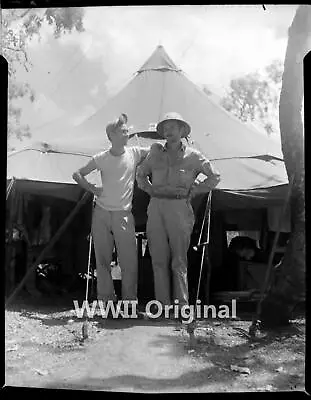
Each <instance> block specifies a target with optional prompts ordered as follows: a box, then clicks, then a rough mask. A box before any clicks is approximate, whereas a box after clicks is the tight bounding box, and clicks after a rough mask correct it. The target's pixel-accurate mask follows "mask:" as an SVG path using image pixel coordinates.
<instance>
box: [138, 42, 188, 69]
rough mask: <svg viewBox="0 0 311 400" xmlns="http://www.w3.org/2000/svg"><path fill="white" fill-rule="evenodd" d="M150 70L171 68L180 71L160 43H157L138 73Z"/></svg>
mask: <svg viewBox="0 0 311 400" xmlns="http://www.w3.org/2000/svg"><path fill="white" fill-rule="evenodd" d="M150 70H173V71H181V69H180V68H178V67H177V65H176V64H175V63H174V61H173V60H172V59H171V58H170V56H169V55H168V54H167V52H166V51H165V49H164V47H163V45H162V44H159V45H158V46H157V47H156V49H155V50H154V52H153V53H152V54H151V56H150V57H149V58H148V59H147V61H146V62H145V63H144V64H143V66H142V67H141V68H140V69H139V70H138V71H137V72H138V73H140V72H143V71H150Z"/></svg>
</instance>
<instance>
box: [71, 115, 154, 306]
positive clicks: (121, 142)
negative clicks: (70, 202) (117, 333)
mask: <svg viewBox="0 0 311 400" xmlns="http://www.w3.org/2000/svg"><path fill="white" fill-rule="evenodd" d="M126 124H127V116H126V114H121V116H120V117H119V118H118V119H117V120H116V121H114V122H112V123H109V124H108V125H107V127H106V133H107V136H108V138H109V140H110V142H111V147H110V149H108V150H104V151H102V152H100V153H98V154H96V155H95V156H93V157H92V159H91V160H90V161H89V162H88V163H87V164H86V165H85V166H84V167H82V168H80V169H79V170H78V171H77V172H75V173H74V174H73V176H72V177H73V179H74V180H75V181H76V182H77V183H78V184H79V185H80V186H81V187H83V188H84V189H85V190H88V191H90V192H91V193H93V194H94V196H95V198H96V205H95V208H94V211H93V218H92V234H93V239H94V247H95V256H96V272H97V298H98V300H103V301H104V302H107V301H109V300H112V301H116V295H115V291H114V286H113V280H112V277H111V266H110V265H111V261H112V253H113V249H114V243H115V245H116V249H117V254H118V260H119V264H120V268H121V273H122V300H137V271H138V265H137V264H138V262H137V261H138V260H137V249H136V238H135V222H134V217H133V214H132V212H131V209H132V198H133V190H134V182H135V174H136V167H137V165H138V164H139V163H140V162H141V161H142V160H143V158H144V157H145V156H146V155H147V153H148V150H149V149H143V148H140V147H126V144H127V142H128V128H127V125H126ZM94 170H99V171H100V173H101V180H102V187H101V188H99V187H96V186H95V185H92V184H91V183H89V182H88V181H87V180H86V178H85V176H86V175H88V174H89V173H91V172H92V171H94Z"/></svg>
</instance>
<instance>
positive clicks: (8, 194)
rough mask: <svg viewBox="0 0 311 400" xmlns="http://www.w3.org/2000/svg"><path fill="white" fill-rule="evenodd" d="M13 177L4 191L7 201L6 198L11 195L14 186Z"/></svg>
mask: <svg viewBox="0 0 311 400" xmlns="http://www.w3.org/2000/svg"><path fill="white" fill-rule="evenodd" d="M15 180H16V179H15V177H14V176H13V178H12V179H11V182H10V183H9V186H8V187H7V189H6V200H8V198H9V196H10V193H11V191H12V189H13V188H14V186H15Z"/></svg>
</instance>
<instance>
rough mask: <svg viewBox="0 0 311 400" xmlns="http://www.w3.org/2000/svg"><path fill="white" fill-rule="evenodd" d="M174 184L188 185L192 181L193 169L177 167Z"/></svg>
mask: <svg viewBox="0 0 311 400" xmlns="http://www.w3.org/2000/svg"><path fill="white" fill-rule="evenodd" d="M175 179H176V185H178V186H179V185H180V186H183V187H187V188H188V187H190V186H191V184H192V182H193V171H191V170H189V169H185V168H178V169H177V170H176V173H175Z"/></svg>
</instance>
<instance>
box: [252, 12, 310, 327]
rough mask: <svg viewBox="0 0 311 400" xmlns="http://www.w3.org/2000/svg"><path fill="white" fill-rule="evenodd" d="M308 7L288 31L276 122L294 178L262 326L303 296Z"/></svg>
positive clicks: (275, 321)
mask: <svg viewBox="0 0 311 400" xmlns="http://www.w3.org/2000/svg"><path fill="white" fill-rule="evenodd" d="M310 37H311V6H309V5H308V6H299V7H298V9H297V11H296V15H295V17H294V19H293V22H292V25H291V27H290V28H289V31H288V44H287V50H286V56H285V62H284V73H283V78H282V90H281V95H280V103H279V122H280V131H281V140H282V151H283V155H284V162H285V166H286V170H287V174H288V177H289V179H290V178H291V177H294V180H293V187H292V193H291V198H290V211H291V235H290V239H289V243H288V245H287V248H286V253H285V255H284V259H283V261H282V264H281V266H280V270H281V275H280V277H279V278H278V280H277V281H276V282H274V284H273V285H272V286H271V289H270V291H269V292H268V294H267V296H266V298H265V299H264V300H263V302H262V307H261V314H260V316H259V319H260V320H261V322H262V327H273V326H280V325H283V324H286V323H288V322H289V320H290V318H291V315H292V311H293V308H294V307H295V305H296V304H297V303H299V302H300V301H302V300H304V298H305V270H306V269H305V267H306V263H305V189H304V184H305V173H304V130H303V123H302V114H301V111H302V101H303V58H304V56H305V55H306V54H307V51H308V50H310V48H311V46H310V44H311V41H310Z"/></svg>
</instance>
